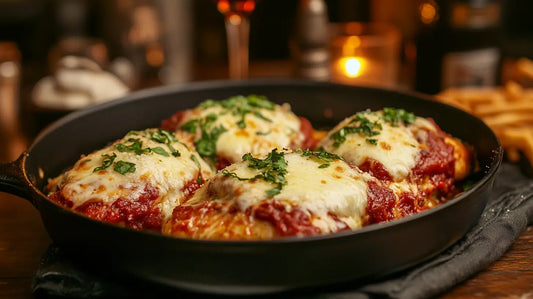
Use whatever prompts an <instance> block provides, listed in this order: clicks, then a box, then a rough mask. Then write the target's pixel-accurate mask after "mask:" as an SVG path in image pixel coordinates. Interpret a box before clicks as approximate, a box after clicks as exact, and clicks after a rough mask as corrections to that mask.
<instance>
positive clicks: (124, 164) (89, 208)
mask: <svg viewBox="0 0 533 299" xmlns="http://www.w3.org/2000/svg"><path fill="white" fill-rule="evenodd" d="M211 176H212V170H211V169H210V167H209V165H208V164H207V163H206V162H205V161H203V159H202V158H201V157H200V156H199V155H198V153H197V152H195V151H194V147H193V146H192V145H190V144H187V142H186V141H185V139H183V138H180V137H179V136H177V135H175V134H174V133H172V132H168V131H165V130H163V129H146V130H143V131H131V132H129V133H128V134H127V135H126V136H125V137H123V138H122V139H120V140H117V141H115V142H114V143H113V144H111V145H110V146H107V147H105V148H103V149H100V150H97V151H95V152H93V153H91V154H89V155H86V156H82V157H81V159H79V160H78V161H77V162H76V163H75V164H74V166H73V167H72V168H71V169H70V170H68V171H66V172H65V173H63V174H62V175H60V176H58V177H56V178H54V179H52V180H51V181H50V182H49V184H48V186H47V190H48V192H49V198H50V199H51V200H52V201H54V202H56V203H58V204H61V205H63V206H65V207H67V208H69V209H72V210H74V211H77V212H80V213H82V214H85V215H87V216H89V217H91V218H94V219H97V220H102V221H106V222H111V223H115V224H119V225H123V226H126V227H130V228H133V229H138V230H141V229H149V230H155V231H160V230H161V224H162V223H163V221H164V220H166V219H167V218H169V217H170V216H171V215H172V211H173V209H174V207H176V206H177V205H179V204H181V203H182V202H184V201H186V200H187V199H188V198H189V197H191V196H192V195H193V193H194V191H195V190H196V189H198V188H199V186H200V185H202V184H203V183H204V182H205V181H206V180H207V179H209V178H210V177H211Z"/></svg>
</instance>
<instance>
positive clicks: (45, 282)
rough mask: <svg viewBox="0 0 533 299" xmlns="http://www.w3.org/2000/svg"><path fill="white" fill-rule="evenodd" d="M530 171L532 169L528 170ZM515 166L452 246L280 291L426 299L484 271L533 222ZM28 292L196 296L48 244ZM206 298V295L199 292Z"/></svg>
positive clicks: (532, 189) (528, 186)
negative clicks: (87, 264) (392, 271)
mask: <svg viewBox="0 0 533 299" xmlns="http://www.w3.org/2000/svg"><path fill="white" fill-rule="evenodd" d="M529 171H530V170H529ZM526 172H527V171H524V170H523V169H521V168H520V167H519V165H517V164H509V163H503V164H502V167H501V168H500V169H499V170H498V173H497V174H496V176H497V177H496V180H495V186H494V190H493V192H492V196H491V198H490V199H489V201H488V204H487V206H486V208H485V210H484V212H483V214H482V216H481V218H480V220H479V222H478V223H477V224H476V225H475V226H474V227H473V228H472V229H471V230H470V231H469V232H468V233H467V234H466V235H465V236H464V237H463V238H462V239H461V240H459V241H458V242H457V243H456V244H455V245H453V246H451V247H450V248H448V249H447V250H446V251H444V252H443V253H442V254H440V255H438V256H437V257H435V258H433V259H431V260H429V261H427V262H425V263H423V264H420V265H418V266H416V267H415V268H412V269H409V270H407V271H404V272H402V273H399V274H396V275H394V276H389V277H386V278H384V279H382V280H381V281H373V282H371V283H368V284H366V285H360V283H359V284H357V286H355V283H354V285H352V286H350V285H349V284H344V285H343V286H340V287H339V286H337V287H335V288H329V289H321V290H312V291H306V292H305V293H294V292H291V293H288V294H279V295H278V296H279V297H291V298H293V297H302V298H303V297H305V298H309V297H314V298H376V297H377V298H428V297H434V296H437V295H439V294H442V293H444V292H446V291H448V290H450V289H451V288H452V287H453V286H455V285H457V284H459V283H461V282H462V281H464V280H466V279H468V278H469V277H471V276H473V275H474V274H476V273H477V272H479V271H481V270H483V269H485V268H486V267H487V266H488V265H490V264H491V263H492V262H494V261H496V260H497V259H499V258H500V257H501V256H502V255H503V254H504V253H505V251H507V249H508V248H509V247H510V246H511V244H512V243H513V241H514V240H515V239H516V238H517V237H518V236H519V235H520V233H521V232H522V231H524V229H525V228H526V227H527V226H528V224H533V179H532V178H531V177H530V175H529V176H528V175H527V174H526ZM32 290H33V293H34V295H36V296H38V297H39V296H46V297H59V298H63V297H64V298H72V297H76V298H110V297H113V298H116V297H128V298H131V297H135V298H153V297H166V296H172V297H175V298H177V297H192V296H197V295H198V294H191V293H186V292H184V291H179V290H174V289H168V288H165V287H161V286H153V285H148V284H146V285H144V284H142V283H136V284H135V285H134V287H132V286H131V284H126V283H124V282H121V281H117V280H116V279H113V278H111V277H105V275H104V274H102V273H98V274H95V273H91V272H88V271H87V270H84V269H81V268H79V267H78V266H77V265H75V264H74V262H73V261H71V260H69V259H68V258H67V257H66V256H65V255H64V254H63V253H62V251H61V250H60V249H59V248H57V247H56V246H54V245H51V246H50V248H49V249H48V251H47V252H46V253H45V255H44V257H43V259H42V261H41V264H40V266H39V269H38V270H37V272H36V274H35V277H34V280H33V285H32ZM200 296H202V297H205V295H200Z"/></svg>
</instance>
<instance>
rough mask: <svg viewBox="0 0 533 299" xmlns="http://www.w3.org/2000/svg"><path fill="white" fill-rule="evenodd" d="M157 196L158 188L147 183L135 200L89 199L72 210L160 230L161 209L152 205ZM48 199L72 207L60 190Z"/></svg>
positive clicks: (136, 227)
mask: <svg viewBox="0 0 533 299" xmlns="http://www.w3.org/2000/svg"><path fill="white" fill-rule="evenodd" d="M158 197H159V190H158V189H157V188H155V187H153V186H150V185H147V186H146V187H145V188H144V190H143V192H142V194H141V195H140V196H139V198H138V199H137V200H131V199H130V198H119V199H117V200H116V201H114V202H113V203H112V204H106V203H104V202H102V201H99V200H98V201H91V200H89V201H87V202H85V203H83V204H81V205H80V206H79V207H76V208H74V210H75V211H77V212H80V213H82V214H85V215H87V216H88V217H90V218H93V219H96V220H100V221H105V222H109V223H114V224H123V225H124V226H126V227H129V228H132V229H136V230H142V229H150V230H161V211H160V209H159V207H158V206H156V205H154V203H155V201H156V199H157V198H158ZM50 200H52V201H54V202H56V203H58V204H60V205H62V206H65V207H67V208H72V207H73V202H72V201H71V200H69V199H66V198H65V197H64V196H63V195H62V194H61V192H60V191H58V192H56V193H54V194H52V195H51V196H50Z"/></svg>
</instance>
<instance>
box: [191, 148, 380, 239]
mask: <svg viewBox="0 0 533 299" xmlns="http://www.w3.org/2000/svg"><path fill="white" fill-rule="evenodd" d="M285 160H286V162H287V166H286V170H287V173H286V175H285V179H286V180H287V184H286V185H284V186H283V187H282V189H281V192H280V193H279V194H277V195H274V196H269V195H267V193H266V191H267V190H269V189H272V188H274V187H276V185H275V184H273V183H271V182H267V181H264V180H262V179H257V180H254V181H250V180H239V179H237V178H235V177H232V176H224V175H223V174H222V173H218V174H217V175H215V176H214V177H213V179H211V180H210V181H209V182H208V183H207V184H206V185H204V186H203V187H202V188H200V189H199V190H198V191H197V192H196V194H195V195H194V197H193V198H191V199H190V200H189V201H188V202H187V203H186V204H187V205H188V204H195V203H198V202H201V201H205V200H208V199H213V198H215V197H216V198H218V199H219V200H228V201H235V202H236V204H237V206H238V207H239V208H240V209H241V211H245V210H246V209H248V208H249V207H252V208H253V207H254V206H257V205H259V204H261V203H262V202H264V201H267V200H277V201H279V202H283V203H288V205H287V206H286V208H287V209H289V210H290V209H291V208H292V207H298V208H300V209H302V210H304V211H307V212H309V213H311V214H312V216H313V217H312V219H313V220H312V224H313V226H316V227H318V228H319V229H320V230H321V231H322V232H323V233H328V232H335V231H337V230H338V223H336V222H335V220H334V219H333V218H332V217H331V215H330V214H333V215H335V216H337V217H338V218H339V219H340V220H343V221H344V222H345V223H346V224H347V225H348V226H349V227H350V228H352V229H354V228H359V227H361V226H362V217H363V216H364V214H365V208H366V204H367V181H368V180H370V179H372V177H371V176H370V175H369V174H365V173H362V172H361V171H359V170H355V169H352V168H351V167H350V166H349V165H348V164H347V163H345V162H344V161H341V160H335V161H332V162H329V164H330V165H329V167H326V168H319V166H320V165H321V164H322V163H320V162H317V161H316V160H313V158H311V157H304V156H302V155H301V154H300V153H286V154H285ZM225 170H227V171H228V172H231V173H234V174H236V175H237V176H238V177H239V178H241V179H242V178H252V177H254V176H256V175H257V174H258V173H259V171H258V170H257V169H252V168H249V167H248V162H246V161H241V162H238V163H234V164H232V165H230V166H228V167H226V168H225Z"/></svg>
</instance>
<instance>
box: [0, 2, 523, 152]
mask: <svg viewBox="0 0 533 299" xmlns="http://www.w3.org/2000/svg"><path fill="white" fill-rule="evenodd" d="M226 2H228V1H226ZM229 2H242V3H244V2H249V3H248V4H246V5H252V6H243V7H245V8H246V7H247V8H249V11H247V12H246V13H247V14H248V15H249V17H250V36H249V74H248V77H251V78H257V77H275V78H288V77H301V78H307V79H311V80H329V81H334V82H339V83H344V84H365V85H376V86H386V87H393V88H399V89H408V90H416V91H419V92H424V93H429V94H438V93H440V92H442V91H443V90H445V89H448V88H455V87H465V86H466V87H469V86H488V87H490V86H500V85H504V84H505V83H506V82H507V81H509V80H513V82H519V83H520V84H522V86H526V87H527V86H529V87H531V86H533V84H532V78H533V76H528V75H527V72H525V74H524V72H520V71H517V70H516V68H517V67H516V65H517V61H522V62H524V61H525V62H526V63H528V62H530V59H532V58H533V17H532V15H531V13H532V12H533V1H529V0H499V1H497V0H449V1H437V0H336V1H335V0H325V1H324V0H258V1H253V0H241V1H229ZM250 3H251V4H250ZM224 20H225V17H224V15H223V14H222V13H221V8H220V3H218V9H217V1H215V0H178V1H173V0H93V1H91V0H0V122H1V123H0V125H1V126H0V141H1V142H2V144H3V146H0V157H2V160H3V161H5V160H12V159H14V158H16V156H17V155H18V154H20V152H21V151H22V150H23V149H24V148H25V147H26V146H27V144H28V142H31V140H32V139H33V138H34V137H35V136H36V134H37V133H38V132H39V131H40V130H41V129H42V128H43V127H45V126H46V125H47V124H49V123H50V122H51V121H53V120H55V119H57V118H58V117H60V116H62V115H64V114H66V113H68V112H70V111H73V110H77V109H82V108H84V107H87V106H89V105H92V104H95V103H98V102H102V101H105V100H110V99H113V98H116V97H119V96H121V95H123V94H125V93H127V92H131V91H135V90H139V89H143V88H148V87H154V86H160V85H173V84H186V83H187V82H191V81H199V80H211V79H227V78H228V76H229V75H228V50H227V44H226V31H225V27H224ZM324 28H325V29H324ZM65 58H69V59H65ZM520 59H522V60H520ZM524 59H526V60H524ZM528 59H529V60H528ZM529 75H531V74H529Z"/></svg>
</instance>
